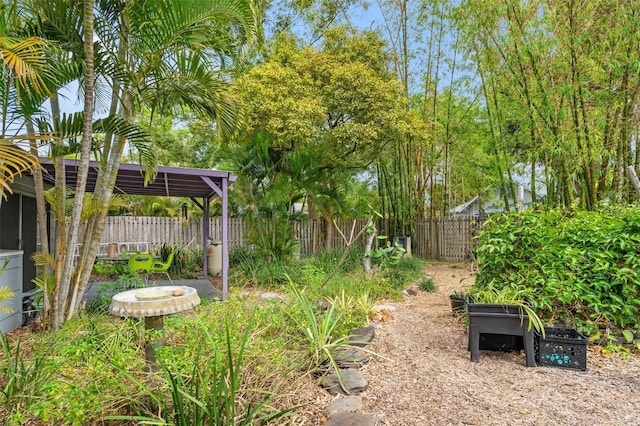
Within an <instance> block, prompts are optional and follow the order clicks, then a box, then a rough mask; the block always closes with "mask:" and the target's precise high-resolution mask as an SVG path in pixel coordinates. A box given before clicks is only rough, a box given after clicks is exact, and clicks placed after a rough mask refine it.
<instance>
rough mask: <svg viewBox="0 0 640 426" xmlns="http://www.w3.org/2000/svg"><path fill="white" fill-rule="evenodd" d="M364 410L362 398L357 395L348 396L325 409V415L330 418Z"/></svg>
mask: <svg viewBox="0 0 640 426" xmlns="http://www.w3.org/2000/svg"><path fill="white" fill-rule="evenodd" d="M361 409H362V398H361V397H359V396H357V395H348V396H345V397H344V398H341V399H339V400H337V401H336V402H334V403H333V404H331V405H330V406H329V407H327V408H325V410H324V413H325V414H326V415H327V417H330V416H332V415H334V414H338V413H353V412H355V411H358V410H361Z"/></svg>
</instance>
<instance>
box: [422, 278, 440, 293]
mask: <svg viewBox="0 0 640 426" xmlns="http://www.w3.org/2000/svg"><path fill="white" fill-rule="evenodd" d="M418 287H419V288H420V290H422V291H427V292H434V291H436V284H435V283H434V282H433V278H431V277H422V279H421V280H420V284H418Z"/></svg>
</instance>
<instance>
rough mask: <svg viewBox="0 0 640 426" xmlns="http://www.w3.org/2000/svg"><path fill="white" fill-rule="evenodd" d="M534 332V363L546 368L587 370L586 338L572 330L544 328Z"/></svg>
mask: <svg viewBox="0 0 640 426" xmlns="http://www.w3.org/2000/svg"><path fill="white" fill-rule="evenodd" d="M544 331H545V336H544V337H542V335H541V334H539V333H537V332H536V362H537V363H538V364H539V365H544V366H547V367H558V368H570V369H573V370H583V371H584V370H586V369H587V338H586V337H584V336H583V335H582V334H580V333H579V332H578V331H577V330H574V329H573V328H557V327H545V328H544Z"/></svg>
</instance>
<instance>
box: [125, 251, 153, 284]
mask: <svg viewBox="0 0 640 426" xmlns="http://www.w3.org/2000/svg"><path fill="white" fill-rule="evenodd" d="M128 266H129V272H130V273H131V274H138V275H142V276H144V283H145V284H147V281H148V277H147V276H148V275H149V272H151V268H152V267H153V256H151V254H150V253H138V254H134V255H133V256H131V257H130V258H129V263H128Z"/></svg>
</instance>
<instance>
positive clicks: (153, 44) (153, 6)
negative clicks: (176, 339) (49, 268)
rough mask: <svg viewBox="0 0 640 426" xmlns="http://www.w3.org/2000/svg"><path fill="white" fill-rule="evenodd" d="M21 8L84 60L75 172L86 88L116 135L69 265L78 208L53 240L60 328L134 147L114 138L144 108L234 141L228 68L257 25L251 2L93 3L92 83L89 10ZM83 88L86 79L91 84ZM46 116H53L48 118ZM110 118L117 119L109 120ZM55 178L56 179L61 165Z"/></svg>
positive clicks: (56, 5)
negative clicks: (192, 115) (211, 123)
mask: <svg viewBox="0 0 640 426" xmlns="http://www.w3.org/2000/svg"><path fill="white" fill-rule="evenodd" d="M26 3H29V5H30V10H32V11H33V13H34V15H37V16H38V17H39V21H40V28H41V30H42V31H43V33H46V34H47V37H49V38H52V39H55V40H59V41H60V43H61V44H64V45H65V46H66V48H67V50H68V52H69V55H71V56H73V57H76V56H77V57H82V58H83V59H84V61H83V62H82V67H83V68H84V77H83V87H84V92H85V93H84V96H85V115H84V117H83V120H75V121H74V122H76V123H78V122H81V123H83V126H84V131H83V140H82V143H81V144H80V147H81V154H80V162H81V167H82V168H86V167H88V162H89V157H90V155H89V150H90V148H91V141H90V139H89V138H90V133H91V130H90V127H88V123H89V121H90V120H91V118H92V114H91V112H90V111H89V110H90V107H93V98H92V97H91V93H93V92H91V93H90V90H89V89H91V91H92V90H93V86H92V85H93V81H94V77H95V83H96V86H95V88H96V92H95V93H96V100H97V101H100V100H101V99H104V98H105V97H106V98H107V99H109V100H110V102H109V106H108V113H109V118H110V120H112V123H116V122H117V126H116V125H113V126H107V127H106V131H105V132H104V134H103V136H104V137H103V139H102V140H103V142H102V143H100V144H99V145H94V146H93V148H95V150H96V152H97V158H98V159H99V167H100V170H99V174H98V182H97V185H96V188H97V190H96V192H95V193H94V194H93V199H94V200H93V201H94V203H95V204H94V205H100V206H101V209H100V210H99V212H98V213H97V214H96V215H95V216H94V217H92V218H91V219H90V220H89V221H88V224H87V229H86V232H85V240H84V241H83V244H82V247H83V248H82V252H81V253H80V256H79V259H78V260H77V262H76V263H75V264H74V263H73V261H74V259H73V257H72V256H66V257H65V256H64V254H63V253H67V252H72V249H73V248H74V247H75V246H76V243H77V234H76V235H74V232H73V231H72V228H76V229H77V225H78V222H77V220H79V214H80V213H79V212H80V209H79V208H78V209H77V208H76V207H77V206H81V202H80V201H78V203H77V205H76V206H74V210H73V213H72V218H71V220H72V222H71V223H70V225H69V227H68V228H66V229H67V232H66V233H64V232H60V233H59V234H58V236H57V238H56V239H57V240H58V241H60V245H59V246H58V248H57V252H58V253H62V255H61V256H60V259H59V260H58V262H57V269H58V270H57V273H56V277H58V278H57V283H56V287H55V290H54V296H53V298H54V303H53V305H52V309H53V311H54V318H53V322H52V325H53V326H54V327H59V326H60V325H62V323H63V322H64V321H65V320H66V319H68V318H70V317H71V316H73V315H74V313H75V312H76V311H77V309H78V307H79V305H80V301H81V299H82V294H83V293H84V290H85V289H86V285H87V283H88V281H89V276H90V273H91V265H92V264H93V261H94V259H95V254H96V250H97V246H98V242H99V240H100V235H101V233H102V229H103V226H104V218H105V216H106V213H107V209H108V205H109V199H110V198H111V195H112V193H113V187H114V185H115V179H116V176H117V171H118V168H119V165H120V159H121V156H122V153H123V150H124V147H125V144H127V143H131V142H134V143H135V142H136V140H135V139H132V138H130V137H127V136H128V135H131V133H127V132H117V131H116V130H117V129H122V128H124V127H126V126H131V123H132V120H133V118H134V117H135V115H136V113H137V112H138V111H140V109H141V108H142V107H146V108H149V109H150V110H151V111H152V112H153V114H157V113H164V112H168V111H172V110H174V109H176V108H180V107H188V108H189V109H190V110H191V111H194V112H196V113H200V114H204V115H207V116H208V117H210V118H212V119H213V120H215V123H216V126H217V129H218V131H219V132H220V133H223V134H229V133H231V132H233V131H234V129H235V125H236V110H237V107H236V101H235V99H234V97H233V96H232V95H231V91H230V78H229V77H230V74H231V71H232V70H231V69H230V68H229V64H231V63H233V61H235V60H237V59H238V58H240V57H241V56H242V54H243V53H246V50H247V48H249V47H250V46H251V44H252V43H253V41H255V40H257V39H258V35H259V33H260V24H259V22H260V19H259V18H260V17H259V16H258V12H257V8H256V7H255V5H254V4H253V2H252V0H213V1H202V0H180V1H177V0H154V1H150V0H149V1H145V0H142V1H139V0H136V1H132V0H126V1H124V2H122V1H111V0H102V1H98V2H97V3H96V4H95V5H92V6H94V7H92V11H93V12H95V33H94V35H95V36H96V39H97V40H98V42H97V43H92V47H96V50H95V76H93V75H89V74H88V68H89V66H90V65H91V64H89V63H88V61H87V59H88V60H89V61H90V58H89V50H88V44H90V43H89V42H88V41H87V40H91V39H92V37H89V35H88V33H87V25H89V24H90V23H89V22H87V20H88V19H89V18H90V16H89V15H91V16H93V14H90V13H89V12H90V11H88V9H87V8H88V7H89V4H92V2H85V3H84V11H83V13H80V11H79V10H77V9H73V8H74V2H68V1H63V0H51V1H48V2H40V1H35V0H34V1H30V2H29V1H25V4H26ZM79 16H81V17H82V19H79V18H78V17H79ZM81 40H84V46H80V45H79V44H78V43H79V41H81ZM87 79H91V80H92V81H91V83H90V84H89V83H88V82H87ZM105 87H108V88H109V89H108V91H105V90H104V88H105ZM106 92H108V93H106ZM89 99H91V105H89ZM53 113H54V115H55V111H54V112H53ZM153 114H152V116H153ZM117 116H119V117H120V119H116V117H117ZM58 122H62V120H58ZM118 126H119V127H118ZM118 133H120V134H118ZM143 140H144V138H142V139H140V140H137V142H141V141H143ZM60 148H61V147H60V146H58V151H64V150H62V149H60ZM137 148H138V152H139V154H140V156H141V157H142V158H143V160H144V161H145V162H146V163H147V165H148V166H149V165H150V166H154V165H155V164H154V156H153V153H152V151H151V149H150V148H149V147H148V146H146V145H145V144H144V143H139V144H138V147H137ZM58 170H59V171H61V170H63V168H62V164H61V162H60V163H59V165H58ZM148 170H153V167H151V168H148ZM60 174H62V173H60ZM56 176H58V173H57V174H56ZM147 178H148V179H152V178H153V176H152V175H149V176H147ZM63 184H64V182H63V181H60V182H58V184H57V185H58V186H59V187H60V194H61V195H62V194H64V191H63V190H62V188H63ZM83 192H84V188H83V187H82V184H79V186H78V187H77V188H76V192H75V197H76V198H80V199H81V197H82V195H83ZM61 248H62V250H61ZM72 277H74V278H73V282H71V280H72Z"/></svg>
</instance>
